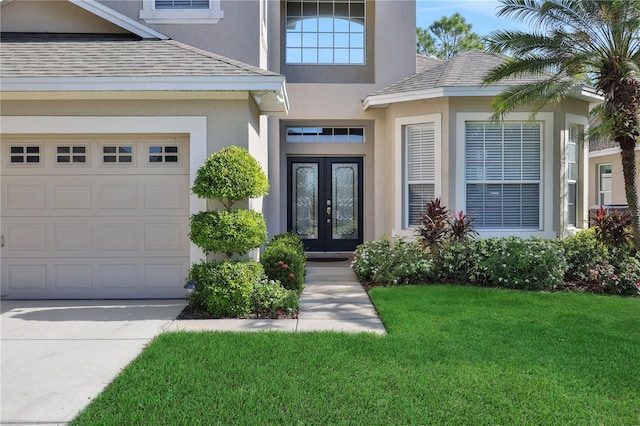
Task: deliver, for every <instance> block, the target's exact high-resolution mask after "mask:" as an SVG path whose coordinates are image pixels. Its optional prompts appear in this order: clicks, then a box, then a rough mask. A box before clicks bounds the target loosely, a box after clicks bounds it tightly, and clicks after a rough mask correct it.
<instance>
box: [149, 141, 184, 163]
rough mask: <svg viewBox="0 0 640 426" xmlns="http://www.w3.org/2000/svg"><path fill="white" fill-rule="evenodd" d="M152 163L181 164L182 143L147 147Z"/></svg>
mask: <svg viewBox="0 0 640 426" xmlns="http://www.w3.org/2000/svg"><path fill="white" fill-rule="evenodd" d="M147 152H148V160H149V163H150V164H159V165H161V164H165V165H172V164H174V165H180V145H178V144H172V145H150V146H148V147H147Z"/></svg>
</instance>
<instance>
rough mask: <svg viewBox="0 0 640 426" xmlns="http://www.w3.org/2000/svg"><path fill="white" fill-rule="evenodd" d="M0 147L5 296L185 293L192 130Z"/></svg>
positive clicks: (7, 140)
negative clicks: (187, 135)
mask: <svg viewBox="0 0 640 426" xmlns="http://www.w3.org/2000/svg"><path fill="white" fill-rule="evenodd" d="M1 149H2V159H1V164H2V171H1V173H0V178H1V183H0V189H1V190H2V201H1V202H2V204H1V206H0V207H1V208H0V216H1V218H0V219H1V224H0V225H1V226H0V227H1V231H2V248H1V254H2V260H1V264H0V266H1V279H2V296H3V297H7V298H49V299H51V298H57V299H59V298H164V297H183V296H184V290H183V289H182V286H183V284H184V278H185V276H186V274H187V271H188V268H189V238H188V232H189V229H188V226H189V151H188V150H189V145H188V141H187V139H186V138H185V137H180V136H164V135H163V136H145V137H141V136H138V135H136V136H132V137H123V136H118V137H115V136H114V137H105V136H102V135H101V136H99V137H98V136H92V135H85V136H76V135H74V136H69V137H60V136H55V137H38V138H29V137H24V136H20V137H7V136H4V137H3V138H2V146H1Z"/></svg>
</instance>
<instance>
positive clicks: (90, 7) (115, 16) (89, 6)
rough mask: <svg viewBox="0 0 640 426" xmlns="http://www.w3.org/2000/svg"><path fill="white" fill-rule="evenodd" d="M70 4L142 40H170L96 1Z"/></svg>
mask: <svg viewBox="0 0 640 426" xmlns="http://www.w3.org/2000/svg"><path fill="white" fill-rule="evenodd" d="M69 2H71V3H73V4H75V5H76V6H78V7H81V8H83V9H84V10H86V11H87V12H90V13H93V14H94V15H96V16H99V17H100V18H102V19H104V20H106V21H109V22H111V23H112V24H114V25H117V26H119V27H120V28H123V29H125V30H127V31H131V32H132V33H133V34H135V35H137V36H139V37H142V38H157V39H159V40H168V39H169V37H168V36H166V35H164V34H162V33H160V32H158V31H156V30H154V29H152V28H149V27H147V26H146V25H142V24H141V23H139V22H137V21H134V20H133V19H131V18H129V17H127V16H125V15H123V14H121V13H118V12H116V11H115V10H113V9H111V8H109V7H107V6H105V5H103V4H100V3H98V2H97V1H95V0H69Z"/></svg>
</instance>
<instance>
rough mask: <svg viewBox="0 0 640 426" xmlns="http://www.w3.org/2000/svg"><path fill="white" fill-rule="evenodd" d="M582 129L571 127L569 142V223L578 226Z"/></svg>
mask: <svg viewBox="0 0 640 426" xmlns="http://www.w3.org/2000/svg"><path fill="white" fill-rule="evenodd" d="M579 137H580V128H579V127H578V126H576V125H571V126H569V140H568V142H567V223H568V225H569V226H576V224H577V221H578V211H577V205H578V199H577V198H578V191H577V186H578V143H579Z"/></svg>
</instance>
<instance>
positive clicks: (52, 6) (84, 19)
mask: <svg viewBox="0 0 640 426" xmlns="http://www.w3.org/2000/svg"><path fill="white" fill-rule="evenodd" d="M0 5H1V7H2V13H1V14H0V20H1V21H0V25H1V28H2V32H40V33H103V34H123V33H130V34H134V35H136V36H138V37H141V38H150V39H167V38H168V37H167V36H166V35H164V34H162V33H160V32H158V31H156V30H154V29H152V28H149V27H147V26H145V25H143V24H141V23H139V22H137V21H134V20H132V19H130V18H128V17H127V16H125V15H122V14H121V13H118V12H116V11H114V10H113V9H110V8H108V7H106V6H104V5H102V4H100V3H98V2H96V1H94V0H56V1H28V0H14V1H11V2H6V1H3V2H2V3H0Z"/></svg>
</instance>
